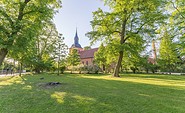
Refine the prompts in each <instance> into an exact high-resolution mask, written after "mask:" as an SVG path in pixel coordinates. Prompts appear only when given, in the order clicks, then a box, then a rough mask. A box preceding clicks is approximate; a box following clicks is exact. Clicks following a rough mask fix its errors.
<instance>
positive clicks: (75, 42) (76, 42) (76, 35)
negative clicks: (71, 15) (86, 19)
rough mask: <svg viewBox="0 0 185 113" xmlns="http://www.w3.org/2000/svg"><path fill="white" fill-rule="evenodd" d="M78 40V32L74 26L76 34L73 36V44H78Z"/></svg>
mask: <svg viewBox="0 0 185 113" xmlns="http://www.w3.org/2000/svg"><path fill="white" fill-rule="evenodd" d="M78 40H79V38H78V32H77V28H76V34H75V38H74V44H79V42H78Z"/></svg>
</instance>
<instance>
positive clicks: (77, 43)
mask: <svg viewBox="0 0 185 113" xmlns="http://www.w3.org/2000/svg"><path fill="white" fill-rule="evenodd" d="M71 48H82V47H81V45H80V44H79V38H78V31H77V28H76V34H75V37H74V44H73V45H72V46H71Z"/></svg>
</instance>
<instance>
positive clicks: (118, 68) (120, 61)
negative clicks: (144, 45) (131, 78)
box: [113, 18, 128, 77]
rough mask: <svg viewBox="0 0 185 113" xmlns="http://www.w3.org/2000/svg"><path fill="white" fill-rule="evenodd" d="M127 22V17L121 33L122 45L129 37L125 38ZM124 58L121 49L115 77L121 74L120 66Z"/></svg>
mask: <svg viewBox="0 0 185 113" xmlns="http://www.w3.org/2000/svg"><path fill="white" fill-rule="evenodd" d="M126 23H127V19H126V18H125V19H124V21H123V23H122V30H121V34H120V38H121V39H120V44H121V45H123V44H124V43H125V41H126V40H127V39H128V38H125V31H126ZM122 59H123V50H121V51H120V52H119V59H118V62H117V64H116V67H115V69H114V73H113V76H114V77H120V76H119V70H120V67H121V63H122Z"/></svg>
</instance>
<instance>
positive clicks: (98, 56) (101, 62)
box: [94, 43, 106, 71]
mask: <svg viewBox="0 0 185 113" xmlns="http://www.w3.org/2000/svg"><path fill="white" fill-rule="evenodd" d="M105 54H106V49H105V47H104V45H103V43H102V44H101V45H100V47H99V48H98V51H97V52H95V56H94V62H95V63H96V64H97V65H98V66H99V67H102V69H103V71H105V66H106V55H105Z"/></svg>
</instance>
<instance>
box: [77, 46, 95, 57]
mask: <svg viewBox="0 0 185 113" xmlns="http://www.w3.org/2000/svg"><path fill="white" fill-rule="evenodd" d="M96 51H98V48H94V49H90V50H84V51H80V52H79V54H80V58H81V59H86V58H94V53H95V52H96Z"/></svg>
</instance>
